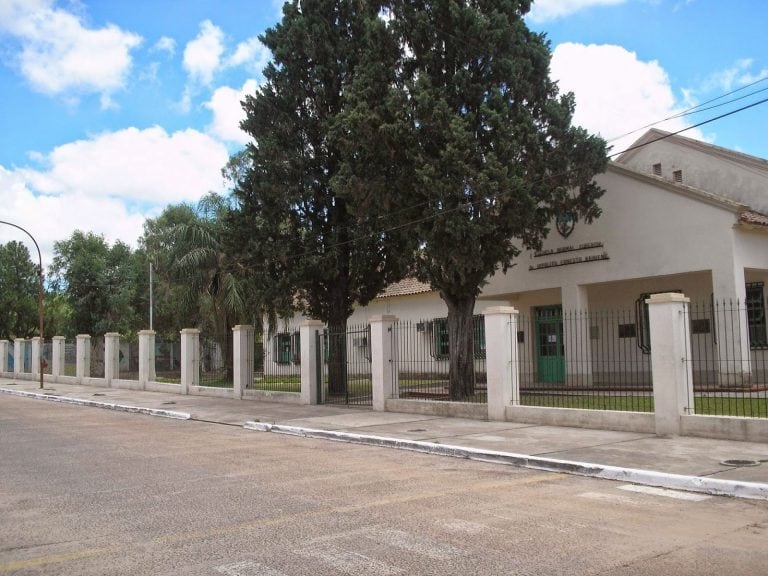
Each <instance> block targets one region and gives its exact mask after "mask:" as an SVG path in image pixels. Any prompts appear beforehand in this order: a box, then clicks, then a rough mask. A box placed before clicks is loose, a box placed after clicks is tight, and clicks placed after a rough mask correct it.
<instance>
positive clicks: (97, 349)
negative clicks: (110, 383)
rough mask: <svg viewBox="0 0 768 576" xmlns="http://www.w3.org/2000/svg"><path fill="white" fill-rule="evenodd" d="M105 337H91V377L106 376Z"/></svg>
mask: <svg viewBox="0 0 768 576" xmlns="http://www.w3.org/2000/svg"><path fill="white" fill-rule="evenodd" d="M104 356H105V350H104V337H103V336H98V337H96V338H91V378H104Z"/></svg>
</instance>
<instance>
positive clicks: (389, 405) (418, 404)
mask: <svg viewBox="0 0 768 576" xmlns="http://www.w3.org/2000/svg"><path fill="white" fill-rule="evenodd" d="M385 410H386V411H387V412H405V413H407V414H423V415H430V416H445V417H453V418H472V419H474V420H487V419H488V406H487V405H486V404H470V403H467V402H428V401H424V400H400V399H395V398H390V399H388V400H387V401H386V403H385Z"/></svg>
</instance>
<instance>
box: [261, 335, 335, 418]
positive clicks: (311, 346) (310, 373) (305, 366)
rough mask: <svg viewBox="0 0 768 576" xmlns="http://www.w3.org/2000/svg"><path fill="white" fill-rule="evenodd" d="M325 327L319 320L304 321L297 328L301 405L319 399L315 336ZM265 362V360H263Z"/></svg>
mask: <svg viewBox="0 0 768 576" xmlns="http://www.w3.org/2000/svg"><path fill="white" fill-rule="evenodd" d="M323 326H325V325H324V324H323V323H322V322H320V321H319V320H305V321H304V322H303V323H302V324H301V326H299V338H300V342H301V344H300V346H299V347H300V348H301V403H302V404H317V403H319V402H320V401H321V398H320V392H321V391H320V384H321V382H320V377H319V375H318V373H319V370H320V358H319V354H320V349H319V348H318V346H317V340H318V339H317V334H318V333H320V332H321V331H322V330H323ZM265 362H266V359H265Z"/></svg>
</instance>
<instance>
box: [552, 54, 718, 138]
mask: <svg viewBox="0 0 768 576" xmlns="http://www.w3.org/2000/svg"><path fill="white" fill-rule="evenodd" d="M551 75H552V78H553V79H555V80H557V81H558V83H559V86H560V90H561V92H573V93H574V94H575V96H576V112H575V114H574V124H577V125H580V126H583V127H584V128H586V129H587V130H589V131H590V132H593V133H598V134H600V135H601V136H603V137H604V138H606V139H607V140H609V141H610V140H613V139H615V138H617V137H620V136H622V135H623V134H625V133H627V132H631V131H634V130H637V129H639V128H642V127H643V126H645V125H647V124H651V123H653V122H658V121H659V120H663V119H665V118H669V117H670V116H674V115H676V114H678V113H680V112H681V111H682V109H683V108H684V105H683V104H682V103H681V102H678V101H677V100H676V98H675V95H674V92H673V90H672V87H671V85H670V82H669V77H668V76H667V73H666V72H665V70H664V69H663V68H662V67H661V65H660V64H659V63H658V62H657V61H655V60H654V61H651V62H644V61H642V60H639V59H638V58H637V55H636V54H635V53H634V52H630V51H628V50H626V49H625V48H623V47H621V46H612V45H599V46H598V45H594V44H591V45H583V44H574V43H564V44H560V45H558V46H557V47H556V48H555V50H554V52H553V54H552V64H551ZM687 125H688V124H687V123H686V121H685V119H684V118H675V119H672V120H668V121H666V122H663V123H661V124H658V125H656V127H657V128H660V129H662V130H669V131H675V130H679V129H681V128H684V127H685V126H687ZM643 131H644V130H641V131H639V132H636V133H634V134H631V135H629V136H623V137H620V138H618V139H617V140H615V141H612V142H610V144H611V145H612V146H613V152H620V151H621V150H624V149H625V148H627V147H628V146H629V145H631V144H632V142H634V141H635V140H637V138H639V137H640V135H641V134H642V132H643ZM685 135H686V136H689V137H692V138H700V139H704V137H703V135H702V134H701V132H700V131H699V130H691V131H689V132H686V134H685Z"/></svg>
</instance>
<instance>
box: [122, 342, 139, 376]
mask: <svg viewBox="0 0 768 576" xmlns="http://www.w3.org/2000/svg"><path fill="white" fill-rule="evenodd" d="M118 358H119V361H118V365H117V366H118V368H117V373H118V376H117V377H118V378H120V379H121V380H138V379H139V343H138V341H134V342H131V341H127V340H120V352H119V354H118Z"/></svg>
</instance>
